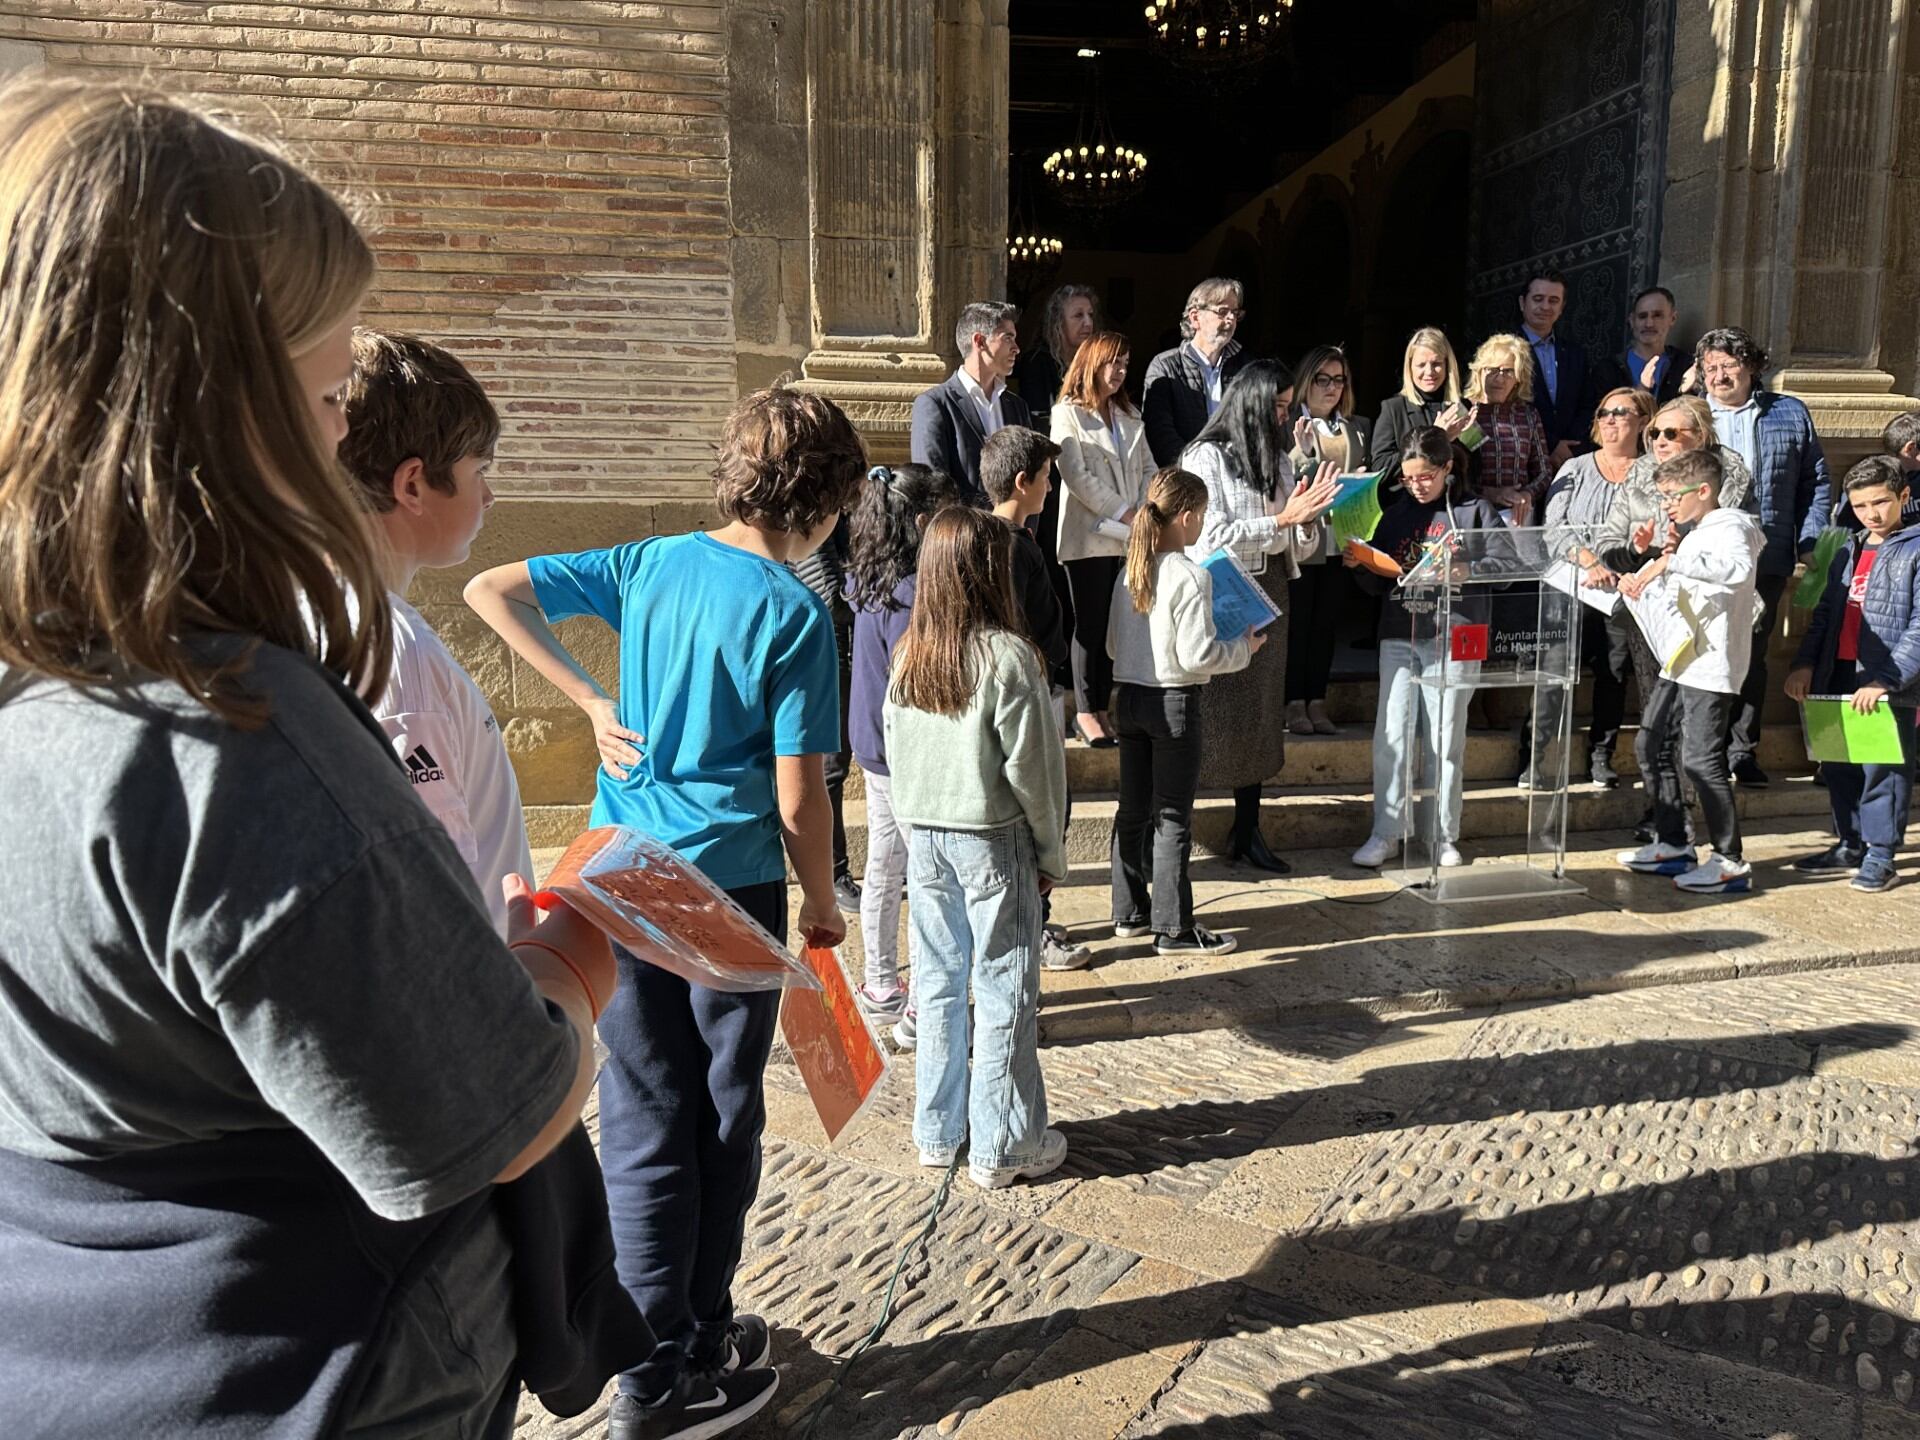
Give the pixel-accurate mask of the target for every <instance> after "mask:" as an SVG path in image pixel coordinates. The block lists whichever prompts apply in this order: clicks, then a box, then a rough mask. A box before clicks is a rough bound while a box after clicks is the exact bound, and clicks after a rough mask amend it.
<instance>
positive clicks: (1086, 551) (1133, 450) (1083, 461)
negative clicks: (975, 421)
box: [1053, 400, 1153, 560]
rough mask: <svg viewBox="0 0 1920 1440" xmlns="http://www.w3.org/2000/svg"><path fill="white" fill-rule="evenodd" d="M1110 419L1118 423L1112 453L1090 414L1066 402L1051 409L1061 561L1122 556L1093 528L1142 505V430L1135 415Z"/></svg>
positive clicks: (1148, 469)
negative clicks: (1057, 449)
mask: <svg viewBox="0 0 1920 1440" xmlns="http://www.w3.org/2000/svg"><path fill="white" fill-rule="evenodd" d="M1114 414H1115V417H1116V418H1117V419H1118V420H1119V422H1120V423H1119V429H1120V445H1119V448H1118V449H1115V447H1114V443H1113V436H1112V434H1111V433H1109V431H1108V430H1107V427H1106V425H1105V424H1103V423H1102V422H1101V419H1100V417H1099V415H1097V414H1096V413H1095V412H1093V411H1091V410H1087V409H1083V408H1082V407H1081V406H1078V405H1075V404H1072V403H1071V402H1069V401H1066V400H1062V401H1061V402H1060V403H1059V404H1057V405H1055V406H1054V407H1053V443H1054V444H1056V445H1058V446H1059V447H1060V458H1059V459H1058V460H1056V461H1055V462H1054V466H1053V469H1054V480H1055V482H1056V483H1057V484H1058V485H1059V486H1060V536H1059V544H1060V548H1059V555H1060V558H1061V559H1062V560H1086V559H1090V558H1092V557H1094V556H1098V555H1124V554H1126V553H1127V545H1126V542H1125V541H1124V540H1110V539H1108V538H1107V537H1106V536H1104V535H1101V534H1099V533H1098V532H1097V531H1096V529H1095V528H1094V527H1095V526H1097V525H1098V524H1099V523H1100V522H1101V521H1102V520H1118V519H1119V518H1120V517H1121V515H1123V514H1124V513H1125V512H1126V511H1128V510H1132V509H1136V508H1138V507H1139V506H1140V505H1142V504H1144V503H1145V501H1146V498H1147V482H1148V481H1149V480H1151V479H1152V478H1153V456H1152V454H1151V453H1150V452H1149V451H1148V449H1147V431H1146V426H1145V425H1143V424H1142V423H1141V421H1140V417H1139V416H1138V415H1130V414H1128V413H1127V412H1126V411H1124V410H1121V409H1120V408H1119V407H1118V406H1116V407H1114Z"/></svg>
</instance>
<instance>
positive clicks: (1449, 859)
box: [1440, 840, 1467, 870]
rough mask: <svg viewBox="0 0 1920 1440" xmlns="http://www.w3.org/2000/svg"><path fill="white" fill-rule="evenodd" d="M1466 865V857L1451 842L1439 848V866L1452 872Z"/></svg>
mask: <svg viewBox="0 0 1920 1440" xmlns="http://www.w3.org/2000/svg"><path fill="white" fill-rule="evenodd" d="M1466 863H1467V857H1466V856H1464V855H1462V854H1461V853H1460V847H1459V846H1458V845H1455V844H1454V843H1453V842H1452V841H1451V840H1449V841H1447V843H1446V844H1444V845H1442V846H1441V847H1440V864H1441V866H1442V867H1443V868H1444V869H1448V870H1453V869H1457V868H1458V867H1460V866H1462V865H1464V864H1466Z"/></svg>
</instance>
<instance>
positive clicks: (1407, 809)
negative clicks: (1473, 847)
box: [1373, 636, 1480, 843]
mask: <svg viewBox="0 0 1920 1440" xmlns="http://www.w3.org/2000/svg"><path fill="white" fill-rule="evenodd" d="M1445 643H1446V642H1445V641H1443V640H1422V641H1419V642H1418V643H1415V642H1414V641H1412V640H1400V639H1388V638H1387V637H1385V636H1382V637H1381V640H1380V694H1379V700H1378V704H1379V707H1380V708H1379V709H1378V710H1377V711H1376V712H1375V714H1374V722H1373V836H1374V838H1375V839H1377V840H1392V841H1395V842H1396V843H1397V842H1399V841H1401V840H1402V839H1406V840H1412V839H1414V838H1415V834H1416V823H1415V822H1416V820H1417V819H1418V818H1419V817H1417V816H1416V815H1414V814H1413V813H1412V810H1411V798H1412V797H1411V792H1412V790H1413V789H1414V788H1415V787H1418V786H1420V785H1422V784H1426V785H1431V786H1432V787H1433V788H1434V790H1435V791H1436V792H1437V794H1438V798H1439V804H1440V814H1439V816H1438V817H1437V819H1438V828H1437V829H1435V828H1432V820H1431V818H1430V819H1429V821H1428V824H1429V830H1428V837H1431V838H1433V839H1434V840H1435V841H1436V843H1437V842H1438V841H1453V840H1458V839H1459V838H1460V815H1461V810H1462V807H1463V806H1464V805H1465V803H1466V774H1467V764H1466V762H1467V702H1468V700H1470V699H1471V698H1472V692H1471V691H1469V690H1464V689H1461V690H1442V689H1440V688H1439V687H1438V686H1436V685H1420V684H1416V683H1415V681H1416V680H1417V678H1418V677H1419V676H1422V675H1431V676H1436V677H1437V676H1438V675H1439V673H1440V671H1441V669H1442V667H1443V666H1444V667H1445V668H1446V670H1447V673H1448V674H1450V675H1452V676H1453V677H1454V678H1455V679H1456V680H1461V681H1470V680H1471V679H1472V678H1473V677H1474V676H1476V675H1478V674H1479V673H1480V667H1479V664H1478V663H1477V662H1473V661H1458V660H1456V661H1453V662H1451V663H1449V662H1448V661H1447V660H1446V658H1445V656H1444V655H1443V653H1442V648H1443V646H1444V645H1445ZM1423 838H1425V837H1423Z"/></svg>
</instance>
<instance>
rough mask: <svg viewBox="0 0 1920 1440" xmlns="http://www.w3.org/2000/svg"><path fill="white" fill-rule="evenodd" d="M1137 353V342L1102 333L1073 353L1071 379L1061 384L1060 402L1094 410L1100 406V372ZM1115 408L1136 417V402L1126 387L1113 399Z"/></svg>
mask: <svg viewBox="0 0 1920 1440" xmlns="http://www.w3.org/2000/svg"><path fill="white" fill-rule="evenodd" d="M1132 353H1133V342H1132V341H1131V340H1129V339H1127V337H1126V336H1124V335H1122V334H1121V333H1120V332H1119V331H1118V330H1100V331H1096V332H1095V333H1094V334H1092V335H1089V336H1088V337H1087V338H1086V339H1085V340H1082V341H1081V342H1080V348H1079V349H1078V350H1076V351H1074V352H1073V363H1072V364H1071V365H1069V366H1067V377H1066V379H1064V380H1062V381H1061V382H1060V398H1061V399H1062V400H1066V401H1069V402H1070V403H1072V404H1075V405H1078V406H1079V407H1080V408H1081V409H1083V410H1091V409H1093V407H1094V406H1095V405H1096V404H1098V403H1099V401H1098V399H1097V398H1096V387H1097V386H1098V384H1099V381H1100V372H1101V371H1102V370H1104V369H1105V368H1106V367H1107V366H1109V365H1111V364H1112V363H1113V362H1114V361H1116V360H1118V359H1119V358H1120V357H1121V356H1122V355H1131V354H1132ZM1110 398H1111V399H1112V401H1113V403H1114V404H1115V405H1118V406H1119V407H1120V408H1121V409H1122V410H1124V411H1126V412H1127V413H1128V414H1129V415H1131V414H1133V399H1132V397H1131V396H1129V395H1128V394H1127V390H1126V387H1125V386H1124V385H1123V386H1121V387H1120V388H1119V389H1118V390H1116V391H1114V392H1113V394H1112V396H1111V397H1110Z"/></svg>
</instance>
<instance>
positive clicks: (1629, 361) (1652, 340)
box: [1593, 285, 1693, 408]
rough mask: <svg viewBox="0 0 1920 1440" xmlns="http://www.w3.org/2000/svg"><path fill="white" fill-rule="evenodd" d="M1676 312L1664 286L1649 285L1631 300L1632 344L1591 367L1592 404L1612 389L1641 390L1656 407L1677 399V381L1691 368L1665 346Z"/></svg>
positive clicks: (1680, 353) (1688, 357) (1682, 352)
mask: <svg viewBox="0 0 1920 1440" xmlns="http://www.w3.org/2000/svg"><path fill="white" fill-rule="evenodd" d="M1679 313H1680V312H1679V310H1678V308H1677V307H1676V306H1675V305H1674V302H1673V292H1672V291H1671V290H1669V289H1667V288H1666V286H1664V285H1649V286H1648V287H1647V288H1646V289H1644V290H1642V291H1641V292H1640V293H1639V294H1638V295H1636V296H1634V297H1633V304H1632V305H1631V306H1630V307H1629V308H1628V312H1627V333H1628V334H1630V335H1632V336H1633V340H1632V342H1631V343H1630V344H1629V345H1628V346H1627V348H1626V349H1625V350H1624V351H1622V352H1621V353H1619V354H1617V355H1609V356H1607V357H1606V358H1605V359H1603V360H1601V361H1600V362H1599V363H1598V364H1597V365H1596V366H1595V367H1594V386H1593V399H1594V403H1595V404H1596V405H1597V404H1599V403H1600V397H1601V396H1603V395H1607V394H1610V393H1611V392H1613V391H1615V390H1627V389H1632V390H1645V391H1646V392H1647V393H1648V394H1649V395H1651V396H1653V403H1654V406H1655V407H1656V408H1658V407H1659V406H1661V405H1664V404H1666V403H1667V402H1668V401H1669V400H1677V399H1679V398H1680V382H1681V381H1682V380H1684V379H1685V378H1686V375H1687V371H1688V370H1689V369H1691V368H1692V366H1693V356H1692V355H1690V354H1688V353H1687V352H1686V351H1685V350H1682V349H1681V348H1680V347H1679V346H1677V345H1669V344H1668V343H1667V337H1668V336H1669V335H1671V334H1673V325H1674V321H1675V320H1676V319H1678V318H1679Z"/></svg>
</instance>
